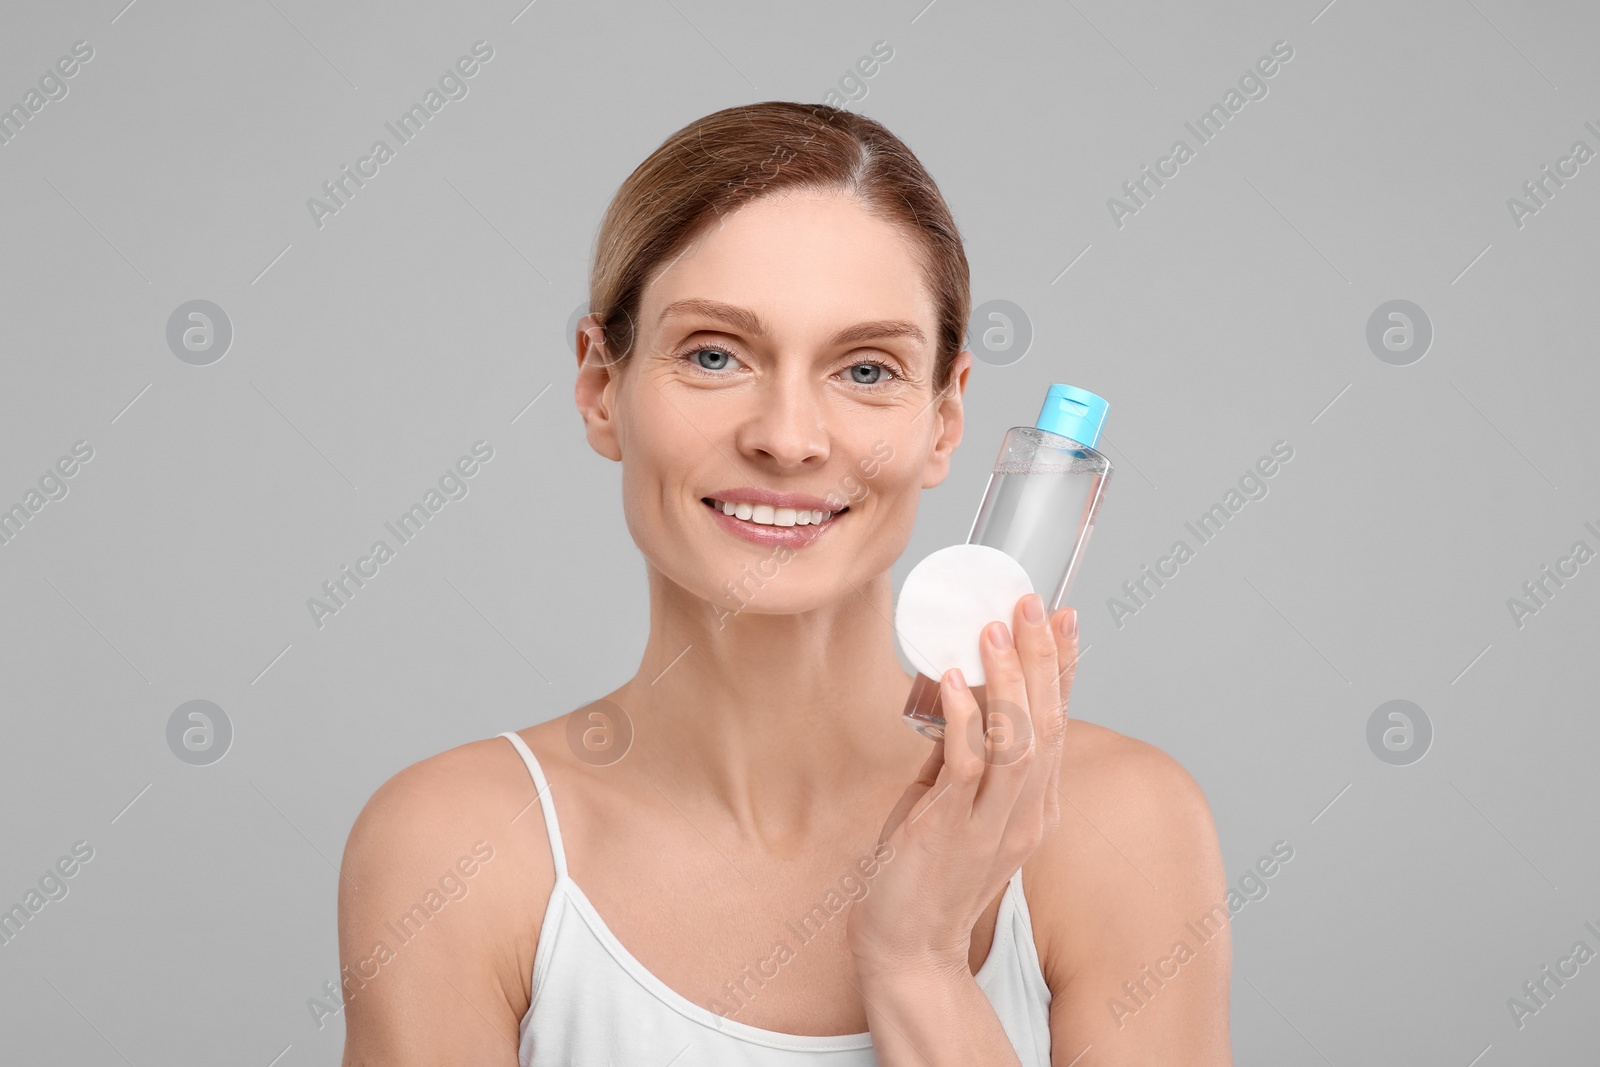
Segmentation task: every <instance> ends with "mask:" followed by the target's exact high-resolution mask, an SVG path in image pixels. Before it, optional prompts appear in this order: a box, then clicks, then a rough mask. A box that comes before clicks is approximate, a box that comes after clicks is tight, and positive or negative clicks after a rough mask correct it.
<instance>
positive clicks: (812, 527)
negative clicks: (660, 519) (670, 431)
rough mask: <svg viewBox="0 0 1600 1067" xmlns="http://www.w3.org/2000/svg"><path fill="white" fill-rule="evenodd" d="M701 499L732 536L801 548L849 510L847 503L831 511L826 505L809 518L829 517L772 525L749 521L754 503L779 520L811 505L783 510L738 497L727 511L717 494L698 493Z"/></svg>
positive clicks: (793, 516) (814, 540)
mask: <svg viewBox="0 0 1600 1067" xmlns="http://www.w3.org/2000/svg"><path fill="white" fill-rule="evenodd" d="M700 499H701V503H702V505H703V506H704V507H705V509H706V510H707V511H708V512H709V513H710V515H711V520H712V521H713V522H715V523H716V524H717V525H718V526H721V527H722V528H723V529H724V530H726V531H727V532H728V533H730V534H732V535H734V536H735V537H738V538H740V539H741V540H744V541H748V542H750V543H752V544H758V545H768V546H783V547H789V548H803V547H805V546H807V545H811V544H815V543H816V541H817V539H818V538H820V537H822V536H823V535H825V534H826V533H827V532H828V531H829V530H831V529H833V527H834V526H835V525H836V524H837V523H838V522H839V520H840V518H841V517H842V516H843V515H845V514H848V512H849V510H850V509H849V508H848V507H846V508H841V509H839V510H838V511H835V512H832V513H831V514H830V513H828V512H827V510H826V509H821V510H819V511H813V512H811V514H810V518H811V519H812V520H815V519H817V518H818V517H819V516H821V515H823V514H827V515H828V517H827V518H825V519H823V520H822V521H821V522H820V523H819V522H816V521H811V522H805V523H801V522H798V521H792V522H790V523H789V524H787V525H771V524H768V523H763V522H755V521H752V520H753V518H754V517H755V515H754V513H755V509H756V508H757V507H760V508H761V510H762V513H763V514H762V517H763V518H776V519H779V520H783V519H790V518H795V519H797V518H798V517H799V516H798V513H800V512H805V511H810V509H806V508H794V507H792V506H786V507H784V509H783V510H782V511H780V510H779V508H778V506H775V505H771V504H759V505H758V504H754V503H752V502H749V501H746V500H740V501H739V507H738V508H737V509H736V513H735V514H733V515H729V514H727V513H726V512H725V510H724V508H723V506H722V501H721V500H720V499H718V498H716V497H701V498H700ZM802 499H815V498H814V497H813V498H802ZM740 511H742V512H744V513H745V515H746V516H748V517H746V518H742V519H741V518H739V517H738V512H740ZM769 511H770V512H772V514H771V515H770V516H769V515H767V514H766V513H767V512H769Z"/></svg>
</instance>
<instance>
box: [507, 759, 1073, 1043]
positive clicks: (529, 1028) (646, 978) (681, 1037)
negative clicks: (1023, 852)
mask: <svg viewBox="0 0 1600 1067" xmlns="http://www.w3.org/2000/svg"><path fill="white" fill-rule="evenodd" d="M500 736H501V737H504V738H506V739H507V740H509V741H510V742H511V743H512V744H513V745H515V746H516V748H517V751H518V752H519V753H520V754H521V755H522V762H523V763H525V764H527V766H528V773H529V774H531V775H532V776H533V782H534V785H535V786H536V787H537V788H538V791H539V807H540V808H541V810H542V811H543V812H544V825H545V831H546V833H547V834H548V836H549V838H550V851H551V854H552V855H553V857H554V859H555V871H556V878H555V886H554V888H553V889H552V890H551V892H550V903H549V906H548V907H546V908H545V913H544V921H543V923H542V924H541V925H540V927H539V944H538V948H537V950H536V951H535V953H534V958H533V1000H532V1003H530V1004H529V1006H528V1013H527V1014H526V1015H524V1016H523V1017H522V1025H521V1027H520V1028H519V1038H520V1040H519V1045H518V1062H519V1064H520V1065H521V1067H555V1065H557V1064H595V1065H605V1064H623V1063H655V1064H661V1065H662V1067H668V1065H671V1067H688V1065H690V1064H694V1065H695V1067H723V1065H733V1064H740V1065H746V1067H798V1065H800V1064H823V1063H825V1064H827V1065H828V1067H876V1065H877V1062H878V1060H877V1057H876V1056H874V1055H873V1052H872V1034H871V1033H870V1032H867V1033H860V1034H839V1035H825V1036H818V1035H805V1034H785V1033H780V1032H779V1031H776V1030H764V1029H762V1028H760V1027H758V1026H751V1025H750V1024H748V1023H743V1022H740V1021H738V1020H737V1019H731V1018H727V1017H724V1016H722V1015H719V1014H717V1013H716V1012H714V1011H712V1010H711V1009H710V1008H707V1007H703V1006H701V1005H699V1004H696V1003H694V1002H693V1001H691V1000H689V999H688V998H687V997H684V996H682V995H681V994H679V993H677V992H675V991H674V990H672V989H671V988H670V987H669V986H668V985H667V984H666V983H665V982H663V981H662V980H661V979H659V978H657V977H656V976H655V975H654V974H651V973H650V972H649V971H647V970H645V968H644V965H643V964H641V963H640V962H639V961H638V960H637V959H635V958H634V956H633V954H632V953H631V952H629V951H628V950H627V949H626V948H624V947H623V946H622V943H621V942H620V941H618V940H617V938H616V935H615V934H613V933H612V932H611V929H610V927H608V926H606V924H605V921H604V920H603V919H601V918H600V914H599V913H598V912H597V911H595V908H594V905H593V904H592V903H590V901H589V898H588V897H587V896H585V895H584V892H583V890H582V889H579V888H578V886H577V884H576V883H575V882H573V881H572V879H571V878H569V877H568V876H567V857H566V851H565V850H564V849H563V847H562V844H561V828H560V826H559V825H557V823H556V810H555V803H554V800H553V799H552V798H551V796H550V783H549V781H548V780H547V779H546V778H545V776H544V770H543V768H541V767H540V766H539V761H538V760H537V759H535V758H534V755H533V752H532V750H531V749H529V748H528V746H527V744H526V743H525V742H524V741H523V740H522V738H521V737H519V736H517V734H516V733H514V732H511V731H507V732H506V733H503V734H501V735H500ZM976 978H977V982H978V986H979V988H981V989H982V990H983V992H984V995H985V996H987V997H988V998H989V1003H991V1004H993V1005H994V1009H995V1012H996V1014H998V1015H999V1017H1000V1024H1001V1025H1002V1026H1003V1027H1004V1028H1005V1032H1006V1036H1007V1037H1009V1038H1010V1039H1011V1045H1012V1048H1013V1049H1015V1050H1016V1053H1017V1058H1018V1059H1020V1060H1021V1061H1022V1064H1023V1067H1050V987H1049V986H1048V985H1046V984H1045V980H1044V974H1043V972H1042V971H1041V969H1040V966H1039V955H1038V952H1037V950H1036V948H1035V946H1034V943H1033V924H1032V921H1031V919H1030V918H1029V915H1028V902H1027V900H1026V899H1024V897H1023V893H1022V869H1021V868H1018V869H1017V873H1016V874H1013V875H1012V876H1011V880H1010V882H1008V883H1007V885H1006V890H1005V894H1004V895H1003V896H1002V897H1001V899H1000V914H999V917H998V919H997V921H996V923H995V932H994V944H993V945H992V946H991V947H990V949H989V956H988V958H987V959H985V960H984V962H983V966H982V967H981V968H979V970H978V973H977V975H976ZM752 981H753V982H755V983H759V982H760V978H759V976H757V975H755V974H754V972H749V971H748V969H747V978H746V982H747V988H752V989H755V988H756V987H755V986H753V985H750V984H749V983H751V982H752ZM747 995H753V993H752V994H747Z"/></svg>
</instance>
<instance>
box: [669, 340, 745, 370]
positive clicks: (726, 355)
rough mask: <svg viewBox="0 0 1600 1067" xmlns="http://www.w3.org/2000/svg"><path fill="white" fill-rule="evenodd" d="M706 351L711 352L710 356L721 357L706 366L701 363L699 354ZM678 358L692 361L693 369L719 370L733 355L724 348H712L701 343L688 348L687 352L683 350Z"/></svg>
mask: <svg viewBox="0 0 1600 1067" xmlns="http://www.w3.org/2000/svg"><path fill="white" fill-rule="evenodd" d="M707 352H709V353H711V355H712V356H715V357H721V358H720V361H717V362H713V363H712V364H711V365H710V366H707V365H706V364H705V363H703V362H702V361H701V360H700V356H701V355H702V354H704V353H707ZM679 358H681V359H685V360H688V361H690V362H692V363H693V365H694V369H695V370H699V371H719V370H722V369H723V368H725V367H726V366H727V365H728V361H729V360H731V359H733V358H734V356H733V354H732V353H730V352H727V351H726V350H724V349H721V348H714V347H711V346H707V345H702V346H698V347H695V348H691V349H689V350H688V351H687V352H684V353H683V354H682V355H681V356H680V357H679Z"/></svg>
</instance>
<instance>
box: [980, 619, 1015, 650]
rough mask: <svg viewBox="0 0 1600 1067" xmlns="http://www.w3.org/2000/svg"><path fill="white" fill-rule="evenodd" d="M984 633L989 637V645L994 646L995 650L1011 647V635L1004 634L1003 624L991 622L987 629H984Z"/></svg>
mask: <svg viewBox="0 0 1600 1067" xmlns="http://www.w3.org/2000/svg"><path fill="white" fill-rule="evenodd" d="M985 632H987V633H988V635H989V643H990V644H992V645H994V647H995V648H1002V649H1003V648H1010V647H1011V635H1010V634H1009V633H1007V632H1006V624H1005V623H1003V622H991V623H990V624H989V625H988V627H986V629H985Z"/></svg>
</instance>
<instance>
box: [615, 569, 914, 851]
mask: <svg viewBox="0 0 1600 1067" xmlns="http://www.w3.org/2000/svg"><path fill="white" fill-rule="evenodd" d="M650 589H651V612H650V618H651V627H650V636H649V639H648V641H647V642H646V646H645V652H644V656H643V659H642V662H641V665H640V668H639V671H638V673H637V674H635V676H634V677H633V678H632V679H631V680H630V681H629V682H627V683H626V684H625V685H623V686H622V687H621V688H620V689H618V690H617V691H616V692H615V693H613V694H611V699H612V700H613V701H614V702H615V703H617V704H619V705H620V706H621V707H623V708H624V709H625V710H626V711H627V713H628V715H629V717H630V719H631V720H632V723H633V729H634V738H633V748H632V749H631V750H630V752H629V755H628V757H627V759H628V760H629V762H631V763H633V765H634V769H636V770H638V771H640V772H642V773H643V774H644V775H646V776H647V777H648V779H649V781H650V782H652V783H654V784H655V785H656V787H657V788H659V789H661V791H662V792H663V793H664V794H665V795H666V796H667V797H668V798H670V799H671V800H672V801H673V802H674V803H675V804H678V805H679V806H680V807H681V806H682V805H684V804H690V805H693V806H694V807H695V809H696V810H698V811H701V812H707V813H710V812H717V813H720V814H721V815H722V816H723V817H725V818H731V819H732V821H733V822H734V824H735V825H736V826H737V827H738V830H739V832H740V833H741V834H746V835H749V836H750V837H751V838H754V839H757V840H761V841H765V842H777V841H785V840H787V841H798V840H804V839H805V838H807V837H808V836H811V835H814V834H828V833H830V832H831V828H832V825H834V824H836V823H837V821H838V819H839V818H840V817H841V809H842V808H847V811H848V812H849V813H854V810H855V809H854V802H856V801H867V800H869V799H872V798H876V797H877V796H878V795H879V794H881V793H883V792H884V791H885V790H889V791H890V796H889V799H890V801H891V802H892V800H893V799H894V798H895V797H897V796H898V795H899V792H900V791H901V790H903V789H904V788H905V786H907V785H910V784H911V781H912V779H913V778H914V777H915V775H916V772H917V769H918V768H919V767H920V766H921V765H922V761H923V760H924V759H926V758H927V755H928V752H929V750H930V742H929V741H928V740H927V739H926V738H924V737H922V736H920V735H918V734H917V733H915V732H914V731H913V730H911V729H910V728H908V727H907V726H906V725H905V724H904V723H903V722H902V721H901V719H900V711H901V709H902V707H903V706H904V704H905V700H906V697H907V695H908V694H909V693H910V690H911V683H912V676H911V675H909V674H907V673H906V671H905V670H904V669H903V668H902V667H901V666H900V663H899V660H898V659H897V657H896V655H895V649H894V627H893V623H892V620H893V617H894V611H893V604H892V589H891V585H890V576H889V574H888V572H885V573H883V574H881V575H879V576H878V577H877V578H875V579H873V580H872V581H871V582H869V583H867V584H865V585H863V586H862V587H861V588H860V589H859V595H857V594H854V593H852V594H851V595H850V596H848V597H845V598H843V599H841V600H839V601H835V602H833V603H829V604H825V605H822V606H820V607H817V608H815V609H812V610H810V611H804V612H796V613H784V614H760V613H758V612H757V611H756V610H755V608H756V607H757V606H758V605H752V606H750V607H747V608H746V609H745V610H742V611H740V612H738V613H737V614H733V613H729V612H726V611H722V610H720V609H716V608H714V607H713V606H712V605H711V604H709V603H707V602H706V601H705V600H703V599H701V598H699V597H695V596H693V595H692V594H690V593H689V592H688V591H686V590H684V589H683V588H682V587H681V586H678V585H676V584H675V583H673V582H671V581H670V580H668V579H667V578H665V577H664V576H662V575H660V574H659V573H657V572H655V571H654V569H653V568H652V569H651V574H650ZM684 813H685V815H686V817H689V818H690V819H691V821H693V820H694V815H693V813H691V812H690V811H689V810H688V809H684ZM882 814H883V816H885V817H886V816H887V815H888V809H887V808H885V809H884V811H883V813H882ZM856 817H858V815H857V816H856ZM873 831H874V832H875V831H876V827H873Z"/></svg>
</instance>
